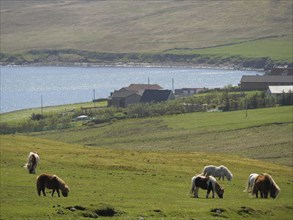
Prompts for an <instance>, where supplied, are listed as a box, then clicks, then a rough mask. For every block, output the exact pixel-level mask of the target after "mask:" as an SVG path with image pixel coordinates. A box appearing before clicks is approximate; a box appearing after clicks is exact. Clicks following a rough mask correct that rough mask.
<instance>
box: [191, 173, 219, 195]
mask: <svg viewBox="0 0 293 220" xmlns="http://www.w3.org/2000/svg"><path fill="white" fill-rule="evenodd" d="M199 188H202V189H206V190H207V194H206V198H208V197H209V194H210V192H211V191H212V193H213V198H215V193H214V192H215V191H216V193H217V195H218V196H219V198H223V194H224V188H222V187H221V186H220V185H219V184H218V183H217V181H216V179H215V178H214V177H213V176H201V175H197V176H194V177H192V179H191V190H190V193H193V194H194V197H195V198H198V189H199Z"/></svg>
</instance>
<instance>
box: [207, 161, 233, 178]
mask: <svg viewBox="0 0 293 220" xmlns="http://www.w3.org/2000/svg"><path fill="white" fill-rule="evenodd" d="M203 175H204V176H214V177H219V180H220V179H221V178H223V180H224V177H226V178H227V180H229V181H231V180H232V178H233V174H232V173H231V172H230V170H228V168H227V167H225V166H223V165H221V166H218V167H216V166H214V165H208V166H205V167H204V168H203Z"/></svg>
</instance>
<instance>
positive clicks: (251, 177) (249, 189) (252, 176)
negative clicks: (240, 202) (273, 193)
mask: <svg viewBox="0 0 293 220" xmlns="http://www.w3.org/2000/svg"><path fill="white" fill-rule="evenodd" d="M258 176H259V174H257V173H251V174H250V175H249V177H248V181H247V186H246V189H245V190H243V192H248V193H251V192H252V188H253V185H254V182H255V179H256V177H258Z"/></svg>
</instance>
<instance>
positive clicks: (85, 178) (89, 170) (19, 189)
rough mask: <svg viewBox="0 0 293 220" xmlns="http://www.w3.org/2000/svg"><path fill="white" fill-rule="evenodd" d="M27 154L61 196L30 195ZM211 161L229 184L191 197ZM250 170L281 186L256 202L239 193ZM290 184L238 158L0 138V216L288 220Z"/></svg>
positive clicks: (281, 173)
mask: <svg viewBox="0 0 293 220" xmlns="http://www.w3.org/2000/svg"><path fill="white" fill-rule="evenodd" d="M31 150H36V151H38V153H39V155H40V158H41V159H40V163H39V165H38V167H37V170H36V173H37V175H39V174H41V173H49V174H56V175H58V176H59V177H61V178H62V179H63V180H64V181H66V183H67V184H68V185H69V187H70V192H69V196H68V197H67V198H65V197H60V198H58V197H56V196H55V197H51V196H50V195H47V197H43V196H38V195H37V191H36V176H37V175H32V174H28V172H27V171H26V170H25V169H24V168H23V167H22V166H23V164H24V163H25V162H26V157H27V153H28V152H30V151H31ZM211 163H212V164H223V163H224V164H225V165H226V166H227V167H229V168H230V171H231V172H233V174H234V178H233V180H232V182H227V181H222V180H221V181H219V183H220V184H221V186H223V187H224V188H225V193H224V198H223V199H219V198H215V199H211V198H209V199H206V198H205V191H204V190H199V198H198V199H195V198H191V197H190V195H189V194H188V192H189V190H190V181H191V177H192V176H193V175H195V174H198V173H200V172H201V171H202V169H203V167H204V165H207V164H211ZM251 172H258V173H261V172H268V173H270V174H271V175H272V176H273V178H274V179H275V181H276V182H277V184H278V185H279V186H280V188H281V193H280V195H279V197H277V198H276V199H256V198H252V197H250V196H249V195H248V194H247V193H245V192H243V190H244V188H245V186H246V185H245V184H246V180H247V178H248V175H249V174H250V173H251ZM292 181H293V179H292V168H289V167H286V166H281V165H276V164H272V163H267V162H263V161H259V160H251V159H246V158H241V157H238V156H228V155H226V156H225V157H223V155H217V154H211V153H198V152H189V153H178V152H176V153H174V152H164V153H160V152H142V151H135V150H132V151H128V150H112V149H104V148H97V147H94V148H93V147H85V146H82V145H77V144H66V143H61V142H58V141H49V140H45V139H39V138H34V137H26V136H18V135H16V136H14V135H5V136H1V219H20V218H21V219H55V218H58V219H72V218H74V219H86V217H95V216H97V213H100V215H101V213H103V215H105V216H106V217H107V218H106V217H105V219H108V218H109V219H110V218H111V219H142V218H145V219H214V218H215V217H217V216H219V217H220V216H221V217H228V218H231V219H241V218H243V219H244V218H245V219H254V218H257V219H276V217H277V218H278V219H288V218H289V216H291V214H292V210H293V206H292V190H293V188H292V184H293V182H292ZM47 192H48V190H47ZM73 210H75V211H73ZM111 213H112V214H111ZM113 213H116V214H115V215H114V216H113V217H110V216H111V215H113Z"/></svg>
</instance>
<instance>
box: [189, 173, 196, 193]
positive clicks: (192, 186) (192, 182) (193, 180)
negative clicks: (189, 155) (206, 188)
mask: <svg viewBox="0 0 293 220" xmlns="http://www.w3.org/2000/svg"><path fill="white" fill-rule="evenodd" d="M194 188H195V178H194V177H192V179H191V188H190V191H189V194H190V195H192V194H193V193H194Z"/></svg>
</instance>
